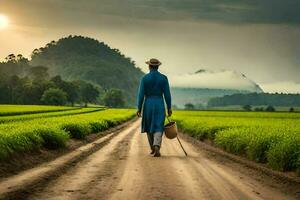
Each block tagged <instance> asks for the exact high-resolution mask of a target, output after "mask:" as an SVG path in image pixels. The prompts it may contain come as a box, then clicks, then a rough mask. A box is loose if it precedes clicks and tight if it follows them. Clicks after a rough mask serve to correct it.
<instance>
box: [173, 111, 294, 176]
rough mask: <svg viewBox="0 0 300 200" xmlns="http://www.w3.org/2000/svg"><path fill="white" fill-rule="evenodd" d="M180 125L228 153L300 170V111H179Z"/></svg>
mask: <svg viewBox="0 0 300 200" xmlns="http://www.w3.org/2000/svg"><path fill="white" fill-rule="evenodd" d="M172 119H173V120H175V121H177V123H178V125H179V128H180V129H181V130H182V131H183V132H185V133H188V134H190V135H191V136H192V137H194V138H196V139H199V140H206V139H208V140H211V141H213V144H214V145H215V146H218V147H220V148H222V149H224V150H225V151H227V152H230V153H233V154H237V155H242V156H245V157H247V158H248V159H250V160H253V161H256V162H260V163H266V164H267V165H268V166H270V167H271V168H273V169H276V170H280V171H298V173H299V172H300V113H288V112H274V113H267V112H228V111H226V112H222V111H176V112H174V115H173V117H172Z"/></svg>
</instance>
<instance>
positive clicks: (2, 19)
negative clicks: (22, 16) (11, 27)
mask: <svg viewBox="0 0 300 200" xmlns="http://www.w3.org/2000/svg"><path fill="white" fill-rule="evenodd" d="M8 24H9V20H8V17H7V16H5V15H2V14H0V29H2V28H6V27H7V26H8Z"/></svg>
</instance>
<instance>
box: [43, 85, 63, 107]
mask: <svg viewBox="0 0 300 200" xmlns="http://www.w3.org/2000/svg"><path fill="white" fill-rule="evenodd" d="M41 101H42V102H43V103H45V104H47V105H65V104H66V102H67V93H65V92H64V91H63V90H61V89H58V88H50V89H48V90H46V91H45V92H44V94H43V96H42V98H41Z"/></svg>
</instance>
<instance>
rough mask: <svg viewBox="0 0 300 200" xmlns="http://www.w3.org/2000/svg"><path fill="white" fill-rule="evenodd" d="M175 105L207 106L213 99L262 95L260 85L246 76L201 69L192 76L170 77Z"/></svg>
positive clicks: (237, 73)
mask: <svg viewBox="0 0 300 200" xmlns="http://www.w3.org/2000/svg"><path fill="white" fill-rule="evenodd" d="M170 82H171V85H172V89H171V90H172V96H173V105H176V106H177V107H179V108H183V107H184V105H185V104H187V103H192V104H194V105H196V106H197V105H199V104H200V105H204V106H206V105H207V103H208V101H209V100H210V99H211V98H215V97H223V96H224V95H232V94H238V93H241V94H247V93H253V92H256V93H262V92H263V90H262V89H261V88H260V86H259V85H258V84H256V83H255V82H254V81H252V80H251V79H249V78H248V77H247V76H246V75H244V74H242V73H239V72H236V71H231V70H219V71H211V70H206V69H200V70H198V71H196V72H195V73H192V74H183V75H176V76H170Z"/></svg>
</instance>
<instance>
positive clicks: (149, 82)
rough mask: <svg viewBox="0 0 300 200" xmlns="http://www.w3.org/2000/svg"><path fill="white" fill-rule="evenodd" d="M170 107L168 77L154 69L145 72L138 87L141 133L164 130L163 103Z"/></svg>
mask: <svg viewBox="0 0 300 200" xmlns="http://www.w3.org/2000/svg"><path fill="white" fill-rule="evenodd" d="M164 100H165V102H166V105H167V108H168V109H171V93H170V87H169V81H168V78H167V77H166V76H165V75H163V74H161V73H160V72H158V71H157V70H155V69H152V70H150V72H149V73H148V74H146V75H145V76H144V77H143V78H142V80H141V82H140V87H139V94H138V110H139V111H142V112H143V114H142V133H144V132H147V133H155V132H163V131H164V122H165V117H166V110H165V103H164Z"/></svg>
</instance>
